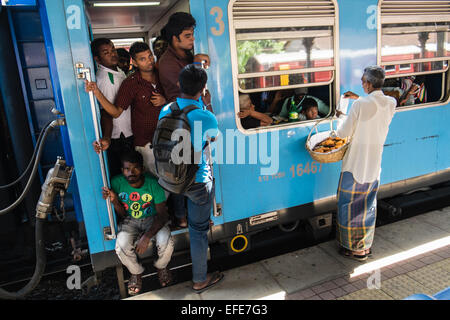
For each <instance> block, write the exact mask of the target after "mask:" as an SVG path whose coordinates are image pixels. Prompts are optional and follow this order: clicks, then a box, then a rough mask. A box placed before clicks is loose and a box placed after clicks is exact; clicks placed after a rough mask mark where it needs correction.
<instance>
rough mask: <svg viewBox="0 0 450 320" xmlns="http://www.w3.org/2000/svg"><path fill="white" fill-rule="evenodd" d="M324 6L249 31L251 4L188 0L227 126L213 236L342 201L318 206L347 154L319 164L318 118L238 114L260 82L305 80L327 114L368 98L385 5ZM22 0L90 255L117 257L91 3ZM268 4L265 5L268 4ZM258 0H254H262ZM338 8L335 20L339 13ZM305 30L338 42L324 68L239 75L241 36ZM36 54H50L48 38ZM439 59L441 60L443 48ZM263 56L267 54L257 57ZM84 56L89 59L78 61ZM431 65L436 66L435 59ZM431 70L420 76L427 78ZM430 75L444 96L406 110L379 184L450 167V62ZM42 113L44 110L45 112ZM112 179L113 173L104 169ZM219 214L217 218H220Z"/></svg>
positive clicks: (331, 195) (280, 84)
mask: <svg viewBox="0 0 450 320" xmlns="http://www.w3.org/2000/svg"><path fill="white" fill-rule="evenodd" d="M317 2H320V6H322V5H323V7H326V8H328V9H327V10H328V11H327V12H328V13H327V16H326V18H324V19H323V21H325V22H326V23H325V22H324V23H325V24H324V26H322V25H320V19H319V20H317V19H316V20H308V19H310V18H304V19H306V20H307V21H313V25H314V26H315V27H316V29H314V28H313V29H308V28H309V27H310V26H309V25H308V24H305V23H303V22H302V23H301V25H300V27H302V28H303V27H304V28H305V29H301V28H300V27H299V28H297V29H295V28H293V29H295V30H294V31H292V30H290V31H289V30H284V29H283V28H284V27H285V28H287V27H290V26H291V25H290V24H289V23H291V22H292V21H291V20H289V19H287V20H286V21H289V22H286V25H283V19H276V18H273V20H272V21H274V22H271V23H273V25H272V26H268V27H267V28H268V30H269V31H267V30H265V29H264V28H265V26H264V25H258V26H256V27H252V26H251V27H247V29H246V28H245V27H242V25H243V24H245V23H246V20H245V19H248V18H242V17H240V18H239V17H238V18H236V19H235V17H234V15H235V14H236V15H237V16H238V14H239V12H241V13H242V12H244V13H245V12H246V10H245V8H244V9H242V8H241V7H239V8H238V9H236V10H235V7H234V6H235V5H236V3H239V1H234V0H233V1H228V0H216V1H206V0H192V1H190V2H189V5H190V11H191V14H192V15H193V16H194V17H195V19H196V21H197V25H196V29H195V38H196V40H195V51H196V52H197V53H200V52H202V53H207V54H208V55H209V56H210V59H211V66H210V68H209V69H208V71H207V72H208V90H209V91H210V92H211V97H212V107H213V110H214V112H215V114H216V117H217V120H218V123H219V130H220V133H221V134H220V136H219V139H218V140H217V141H216V143H215V144H213V145H212V150H211V151H212V159H213V163H214V166H213V168H214V177H215V183H216V189H215V198H216V203H217V205H218V206H217V209H216V210H213V212H212V220H213V222H214V228H213V231H214V230H220V232H213V234H214V236H213V238H214V240H224V239H229V238H230V237H232V236H234V235H235V234H236V233H239V232H242V230H239V228H237V229H236V228H235V226H236V224H240V223H241V222H242V221H248V222H250V219H249V218H251V217H254V216H257V215H262V214H266V213H269V214H272V215H270V217H276V219H279V222H283V223H284V222H289V221H295V220H299V219H307V218H311V217H314V216H317V215H320V214H324V213H328V212H330V211H333V209H334V208H333V206H331V207H330V205H328V206H320V205H319V204H318V203H321V202H327V201H329V202H330V203H333V201H335V195H336V190H337V186H338V180H339V175H340V169H341V162H336V163H319V162H317V161H315V160H314V159H312V158H311V156H310V154H309V153H308V151H307V150H306V148H305V143H306V140H307V138H308V135H309V134H310V132H311V130H314V126H315V125H316V123H317V121H306V122H297V123H288V124H283V125H276V126H270V127H260V128H256V129H251V130H245V129H244V128H243V127H242V125H241V123H240V122H239V119H238V118H237V117H236V114H237V113H238V112H239V102H238V101H239V100H238V96H239V93H246V92H249V93H255V92H256V93H261V92H263V91H264V90H262V89H261V88H259V87H258V86H266V85H267V86H268V87H267V88H266V89H267V90H266V91H267V92H269V91H275V90H284V89H285V88H290V89H295V88H300V87H305V86H306V87H308V88H309V89H310V90H311V91H312V92H313V93H320V94H322V97H323V99H324V100H325V101H326V102H327V104H328V105H329V106H330V107H331V111H330V113H329V114H330V115H331V114H332V113H333V112H334V110H335V107H336V106H337V105H338V104H339V101H340V96H341V95H342V94H343V93H344V92H346V91H352V92H355V93H357V94H359V95H364V92H363V89H362V86H361V76H362V73H363V70H364V68H365V67H366V66H368V65H375V64H379V63H380V61H381V60H380V56H381V55H380V53H379V51H380V50H381V48H380V35H381V31H380V27H381V26H382V25H383V24H382V22H381V19H380V16H379V15H380V3H379V1H377V0H365V1H351V0H328V1H326V0H323V1H317ZM16 3H17V5H19V4H20V3H21V2H20V1H17V2H15V3H14V4H13V1H10V6H11V7H10V8H14V5H15V4H16ZM22 3H28V5H30V3H32V4H31V5H36V6H37V10H38V12H39V16H40V19H41V25H42V29H43V35H44V37H43V38H44V39H43V40H44V43H45V53H46V56H47V58H46V59H47V60H48V68H49V76H50V77H51V80H52V91H53V95H54V98H53V99H54V101H55V102H54V104H55V106H56V108H57V109H59V110H60V111H61V112H62V113H64V115H65V118H66V123H67V126H66V128H65V129H62V130H61V133H62V134H61V136H62V145H63V149H64V156H65V157H66V159H68V160H69V164H70V165H73V166H74V167H75V174H76V181H75V180H73V181H72V185H71V187H72V193H73V194H74V199H75V200H74V202H75V211H77V215H78V216H79V217H80V218H79V220H80V221H81V220H83V222H84V226H85V229H86V235H87V239H88V243H89V250H90V254H91V256H93V257H94V256H95V255H100V256H101V255H102V254H103V253H105V254H106V255H107V257H106V258H105V259H106V260H108V259H110V256H111V255H114V251H113V250H114V244H115V241H114V239H108V238H105V232H106V231H108V228H111V227H112V228H114V229H116V228H117V225H116V222H115V221H113V225H112V226H111V220H110V219H111V217H110V215H109V212H108V207H107V204H106V202H105V201H104V200H103V199H102V195H101V187H102V186H103V178H104V177H103V176H102V169H101V165H100V162H99V158H98V156H97V154H95V152H94V150H93V148H92V142H93V141H94V140H96V132H95V130H96V126H99V121H98V118H99V108H98V105H97V102H96V101H91V100H90V97H89V95H88V94H87V93H86V92H85V91H84V80H82V79H78V77H77V72H78V71H79V69H84V68H89V69H90V71H91V76H92V79H95V72H94V70H95V68H94V63H93V59H92V55H91V52H90V45H89V44H90V40H91V35H90V23H91V21H89V20H88V16H87V15H86V13H85V10H86V8H85V2H83V1H82V0H64V1H59V0H37V1H36V2H34V4H33V1H30V2H27V1H24V2H22ZM261 3H264V4H266V5H267V4H268V3H269V2H268V1H262V2H261ZM239 5H240V4H239ZM253 5H254V6H257V4H256V2H255V3H254V4H253ZM282 5H284V4H282ZM320 6H318V7H320ZM252 8H253V7H252ZM8 9H9V8H8ZM234 10H235V11H234ZM239 10H241V11H239ZM249 10H250V9H249ZM255 10H256V9H255ZM258 10H259V9H258ZM311 10H312V9H311ZM247 11H248V10H247ZM266 11H267V10H266ZM255 12H256V11H255ZM261 12H264V10H260V11H258V14H260V13H261ZM329 12H332V14H333V15H334V16H330V13H329ZM255 15H256V13H255ZM164 18H167V17H164ZM15 22H17V21H15ZM158 23H160V22H158ZM294 24H295V23H294ZM19 25H20V24H19ZM280 26H281V27H280ZM293 27H297V26H296V25H294V26H293ZM237 29H239V30H238V31H239V32H237V31H236V30H237ZM255 30H256V31H255ZM274 30H275V31H274ZM299 30H300V31H299ZM324 30H325V31H324ZM111 31H113V29H111ZM29 32H33V30H29ZM277 32H278V33H279V34H277ZM301 32H305V33H308V32H309V34H313V33H314V32H319V33H320V32H323V33H324V34H325V36H324V37H325V38H327V37H328V38H327V39H330V40H329V43H330V44H331V47H330V48H328V49H327V50H328V51H330V50H331V51H330V52H331V54H332V57H331V58H330V57H329V55H330V54H329V52H328V51H327V52H326V54H324V55H323V57H325V58H323V59H322V60H315V63H316V64H310V62H311V61H303V60H302V61H296V62H295V63H291V62H289V61H288V62H286V63H281V62H279V61H278V62H276V63H274V64H273V66H272V68H273V69H274V70H265V68H269V67H267V65H263V64H260V65H259V67H260V69H258V70H256V71H255V70H253V71H252V72H241V71H239V67H242V66H241V65H238V64H239V62H238V57H237V55H238V54H237V53H236V52H237V50H238V49H237V42H238V41H241V42H242V41H245V39H250V40H249V41H253V40H254V39H257V38H255V37H263V39H265V40H267V39H269V40H270V38H267V37H268V36H267V34H269V33H273V34H274V37H275V38H276V37H290V36H291V35H292V34H296V35H298V34H301ZM255 34H256V35H255ZM252 37H253V38H252ZM264 37H266V38H264ZM300 37H302V36H301V35H300ZM311 37H313V36H310V38H311ZM242 39H244V40H242ZM258 39H259V38H258ZM302 39H303V38H302ZM295 41H298V39H296V40H295ZM305 46H306V45H305ZM36 50H38V49H36ZM39 50H43V47H42V45H41V47H39ZM32 52H34V51H32ZM436 52H437V51H436ZM283 54H284V56H285V57H286V56H287V54H285V53H283V52H281V53H280V52H276V53H274V55H273V56H272V57H275V56H276V55H279V56H278V58H279V57H281V55H283ZM30 57H31V58H33V56H30ZM399 57H400V58H399ZM427 57H431V55H429V56H427ZM266 58H267V56H266ZM391 58H392V59H393V61H397V60H399V59H402V60H405V61H409V60H408V59H410V56H408V55H403V56H401V55H394V56H392V57H385V58H384V60H382V61H388V63H389V61H391V60H392V59H391ZM274 59H276V58H274ZM283 59H285V58H283ZM309 59H311V58H309ZM395 59H397V60H395ZM431 59H436V58H435V55H434V54H433V57H431ZM255 60H258V59H256V58H255ZM261 61H262V60H261V59H260V61H257V63H260V62H261ZM433 61H435V60H433ZM79 63H82V64H83V66H82V67H80V66H76V65H77V64H79ZM330 64H332V65H331V66H330ZM407 64H408V63H406V64H405V65H407ZM306 65H309V67H308V68H310V69H311V70H312V71H311V72H310V74H313V75H312V76H311V75H308V74H306V73H305V74H302V73H301V71H300V73H299V74H300V75H301V77H302V78H303V82H297V83H296V82H293V81H295V80H293V78H292V77H290V75H293V74H295V72H297V71H296V68H300V69H301V68H306V67H305V66H306ZM401 65H402V64H401V63H399V64H398V65H397V66H396V67H397V69H395V70H396V71H392V72H397V74H395V73H394V74H392V75H391V74H389V76H394V75H397V76H400V75H403V74H405V72H411V70H415V69H414V68H413V67H414V63H413V62H409V67H408V68H409V69H408V68H407V67H404V69H403V71H401V70H400V69H399V68H398V67H399V66H401ZM244 67H245V66H244ZM429 67H430V68H431V64H429ZM283 68H284V69H283ZM282 70H287V71H286V72H287V73H286V74H283V72H282ZM390 70H391V69H390ZM392 70H394V69H392ZM400 71H401V72H400ZM257 72H261V73H263V74H264V75H263V76H261V77H259V78H258V77H257V76H255V75H252V74H253V73H254V74H257ZM264 72H266V73H264ZM277 72H278V73H277ZM314 72H316V74H314ZM330 74H331V75H332V76H331V80H330V79H329V78H330V76H329V75H330ZM423 74H424V73H423V72H422V73H421V75H423ZM425 75H426V76H427V81H428V82H427V84H428V85H429V88H428V91H429V96H430V97H433V99H432V101H435V103H432V104H424V105H421V106H415V107H409V108H407V107H401V108H398V109H397V112H396V114H395V116H394V118H393V120H392V123H391V125H390V130H389V133H388V136H387V139H386V142H385V147H384V152H383V160H382V172H381V184H382V185H390V184H395V183H401V182H402V181H406V180H409V179H412V178H415V177H419V176H425V175H430V174H433V173H436V174H439V173H441V172H447V171H448V168H449V167H450V148H448V141H450V132H449V130H448V122H449V121H450V108H449V105H448V103H447V102H448V99H447V98H448V94H447V92H448V71H446V70H444V71H442V72H441V73H437V72H434V71H433V72H430V74H429V75H428V74H425ZM252 76H253V77H254V78H258V80H255V81H254V82H253V84H255V86H256V87H251V86H250V87H246V85H247V84H245V83H244V82H245V81H244V80H245V79H250V78H251V77H252ZM246 77H247V78H246ZM242 79H244V80H242ZM266 80H270V81H266ZM243 83H244V84H243ZM248 83H250V82H248ZM270 86H272V87H270ZM274 87H276V88H274ZM255 88H256V89H255ZM91 103H94V105H95V110H96V111H95V114H94V115H93V114H92V113H91ZM349 108H351V102H350V105H349ZM36 110H39V109H38V108H37V109H36ZM39 112H40V111H39ZM40 115H42V116H44V114H43V112H42V114H40ZM94 116H95V117H94ZM96 117H97V119H95V118H96ZM41 122H42V121H40V123H41ZM330 126H331V127H332V128H336V126H337V121H336V120H335V119H334V120H330V119H325V120H324V121H323V122H321V123H320V124H319V125H318V126H317V130H318V131H319V132H320V131H325V130H330ZM106 165H107V164H106ZM106 169H107V166H106ZM106 178H109V177H108V176H107V174H106ZM393 193H395V191H393ZM78 199H79V200H78ZM330 208H331V209H330ZM214 212H218V214H217V215H214ZM287 213H288V214H287ZM283 215H285V216H286V219H284V218H283ZM113 219H114V218H113ZM267 221H270V222H271V223H272V224H276V223H278V222H276V221H274V220H273V219H268V220H267ZM254 226H255V228H256V229H258V228H260V229H263V228H265V227H266V224H264V223H261V224H258V223H255V224H254ZM105 230H106V231H105ZM116 230H117V229H116ZM245 231H248V229H246V230H244V232H245ZM94 260H95V259H94ZM109 261H110V262H108V261H106V262H104V261H103V262H102V265H106V266H107V265H108V263H110V264H113V263H116V262H117V261H116V260H115V261H114V262H112V259H110V260H109ZM94 268H95V266H94Z"/></svg>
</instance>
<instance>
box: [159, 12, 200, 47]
mask: <svg viewBox="0 0 450 320" xmlns="http://www.w3.org/2000/svg"><path fill="white" fill-rule="evenodd" d="M195 24H196V22H195V19H194V17H193V16H192V15H191V14H189V13H187V12H175V13H174V14H172V15H171V16H170V18H169V21H168V22H167V24H166V25H165V27H164V28H163V29H162V30H161V35H162V36H163V37H164V38H165V39H166V41H167V42H168V43H170V44H171V43H172V37H173V36H175V37H177V38H178V40H179V39H180V38H179V35H180V34H181V33H182V32H183V30H186V29H189V28H195Z"/></svg>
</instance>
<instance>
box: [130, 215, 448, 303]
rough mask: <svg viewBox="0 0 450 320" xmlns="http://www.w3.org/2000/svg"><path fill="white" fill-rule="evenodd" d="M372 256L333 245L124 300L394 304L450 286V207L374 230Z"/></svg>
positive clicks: (296, 252)
mask: <svg viewBox="0 0 450 320" xmlns="http://www.w3.org/2000/svg"><path fill="white" fill-rule="evenodd" d="M372 251H373V255H372V256H371V257H370V258H369V259H368V260H367V261H365V262H357V261H354V260H350V259H347V258H345V257H342V256H340V255H339V254H338V253H337V243H336V241H334V240H333V241H329V242H326V243H322V244H319V245H317V246H314V247H310V248H306V249H302V250H298V251H295V252H291V253H288V254H284V255H281V256H277V257H273V258H270V259H266V260H262V261H259V262H256V263H253V264H250V265H246V266H243V267H239V268H235V269H231V270H228V271H225V272H224V274H225V278H224V279H223V280H222V282H221V283H219V284H218V285H216V286H215V287H213V288H211V289H210V290H208V291H205V292H204V293H202V294H196V293H194V292H193V291H192V290H191V286H192V283H191V282H190V281H188V282H184V283H179V284H176V285H173V286H170V287H168V288H164V289H159V290H155V291H152V292H147V293H143V294H141V295H138V296H135V297H131V298H128V300H172V299H174V300H258V299H270V300H398V299H403V298H406V297H408V296H410V295H412V294H414V293H425V294H429V295H434V294H435V293H437V292H439V291H441V290H443V289H445V288H447V287H449V286H450V207H446V208H444V209H441V210H436V211H432V212H429V213H426V214H423V215H420V216H416V217H413V218H409V219H406V220H402V221H399V222H396V223H392V224H389V225H386V226H383V227H379V228H377V229H376V231H375V239H374V244H373V247H372Z"/></svg>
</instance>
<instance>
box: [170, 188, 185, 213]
mask: <svg viewBox="0 0 450 320" xmlns="http://www.w3.org/2000/svg"><path fill="white" fill-rule="evenodd" d="M170 201H171V203H172V208H173V213H174V215H175V217H177V218H178V219H181V218H184V217H185V216H186V213H185V209H184V195H183V194H176V193H171V194H170Z"/></svg>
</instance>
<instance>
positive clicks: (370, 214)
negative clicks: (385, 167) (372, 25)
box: [336, 66, 396, 261]
mask: <svg viewBox="0 0 450 320" xmlns="http://www.w3.org/2000/svg"><path fill="white" fill-rule="evenodd" d="M384 78H385V73H384V70H383V69H382V68H380V67H378V66H372V67H367V68H365V69H364V74H363V76H362V78H361V81H362V87H363V89H364V92H365V93H367V94H368V96H366V97H359V96H358V95H357V94H355V93H353V92H346V93H345V94H344V97H346V98H351V99H357V100H356V101H355V102H354V103H353V105H352V107H351V109H350V111H349V112H348V116H347V117H346V118H345V120H344V121H343V122H342V123H341V124H340V125H339V127H338V129H337V135H338V136H339V137H350V139H351V144H350V146H349V147H348V149H347V152H346V154H345V155H344V158H343V160H342V170H341V176H340V179H339V186H338V190H337V199H338V208H337V240H338V242H339V245H340V249H339V253H340V254H341V255H343V256H345V257H349V258H352V259H355V260H358V261H364V260H366V259H367V257H368V256H369V255H370V254H371V250H370V248H371V246H372V242H373V237H374V232H375V220H376V209H377V205H376V204H377V200H376V199H377V192H378V186H379V181H380V173H381V157H382V153H383V145H384V142H385V140H386V136H387V133H388V131H389V124H390V123H391V120H392V117H393V116H394V113H395V106H396V101H395V99H394V98H392V97H389V96H386V95H384V93H383V91H382V90H381V88H382V86H383V83H384ZM336 115H337V116H339V117H340V116H342V113H341V112H340V111H337V112H336Z"/></svg>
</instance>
